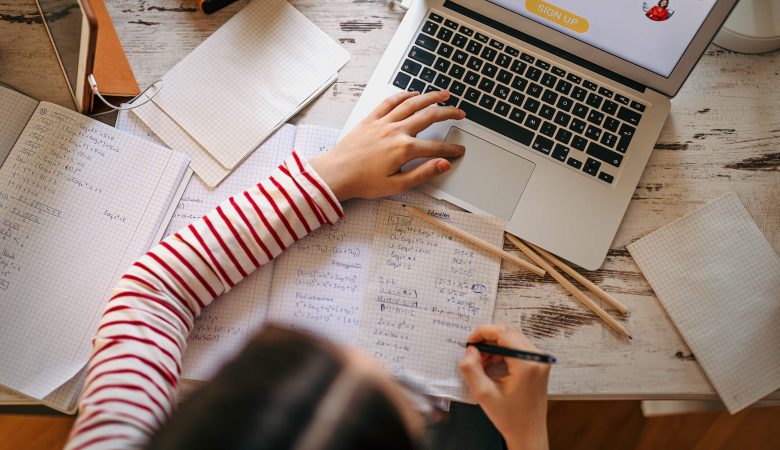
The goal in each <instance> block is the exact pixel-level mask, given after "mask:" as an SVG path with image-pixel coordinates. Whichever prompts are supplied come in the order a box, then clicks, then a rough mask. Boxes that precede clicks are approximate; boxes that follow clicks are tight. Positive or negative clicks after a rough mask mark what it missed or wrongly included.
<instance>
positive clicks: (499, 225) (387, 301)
mask: <svg viewBox="0 0 780 450" xmlns="http://www.w3.org/2000/svg"><path fill="white" fill-rule="evenodd" d="M426 212H427V213H428V214H430V215H432V216H435V217H437V218H439V219H441V220H443V221H445V222H448V223H450V224H452V225H455V226H457V227H458V228H460V229H462V230H464V231H466V232H468V233H471V234H473V235H475V236H478V237H480V238H481V239H483V240H485V241H487V242H489V243H491V244H492V245H496V246H500V245H501V244H502V240H503V230H504V224H503V222H502V221H501V220H500V219H497V218H495V217H484V216H476V215H473V214H469V213H463V212H457V211H451V210H450V211H448V210H444V209H439V208H427V209H426ZM371 252H372V255H371V265H370V271H369V276H368V284H367V286H366V288H365V289H366V293H365V302H364V304H363V308H362V314H361V318H360V323H361V326H360V330H359V334H358V345H359V346H360V347H361V348H363V349H365V350H367V351H368V352H369V353H370V354H371V355H373V356H374V357H375V358H377V359H379V360H380V361H381V362H382V363H383V364H384V365H385V367H386V368H387V369H388V370H389V371H390V372H391V373H392V374H393V375H395V376H398V377H401V378H406V379H411V380H412V381H414V382H416V383H418V384H420V385H422V386H425V387H426V389H428V393H429V394H431V395H435V396H439V397H448V398H456V399H458V398H465V392H464V391H463V390H462V384H461V381H460V375H459V374H458V371H457V363H458V361H459V360H460V358H461V357H462V356H463V347H462V346H461V345H460V344H461V343H463V342H465V341H466V338H467V337H468V335H469V334H470V333H471V331H472V330H473V329H474V328H475V327H476V326H478V325H480V324H483V323H490V322H491V321H492V319H493V310H494V306H495V298H496V285H497V282H498V273H499V270H500V265H501V263H500V261H499V260H498V258H496V257H494V256H492V255H490V254H488V253H487V252H484V251H482V250H479V249H478V248H476V247H473V246H471V245H469V244H466V243H464V242H461V241H459V240H458V239H457V238H456V237H453V236H450V235H448V234H446V233H444V232H442V231H441V230H439V229H438V228H434V227H433V226H431V225H429V224H427V223H425V222H423V221H421V220H420V219H417V218H414V217H412V216H411V215H409V214H408V213H407V211H406V210H405V209H404V208H403V206H402V205H401V204H400V203H397V202H391V201H383V202H382V203H381V205H380V208H379V211H378V215H377V217H376V226H375V235H374V241H373V245H372V248H371Z"/></svg>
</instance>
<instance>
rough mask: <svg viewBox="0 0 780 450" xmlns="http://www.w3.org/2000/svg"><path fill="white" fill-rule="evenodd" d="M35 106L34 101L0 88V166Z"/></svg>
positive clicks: (36, 103) (35, 102) (36, 104)
mask: <svg viewBox="0 0 780 450" xmlns="http://www.w3.org/2000/svg"><path fill="white" fill-rule="evenodd" d="M37 106H38V102H37V101H36V100H33V99H31V98H30V97H28V96H26V95H24V94H20V93H18V92H16V91H13V90H11V89H6V88H4V87H0V164H2V163H3V162H4V161H5V159H6V157H8V153H9V152H10V151H11V149H12V148H13V147H14V144H16V140H17V139H19V135H20V134H22V130H24V126H25V125H27V121H28V120H30V117H31V116H32V113H33V111H35V108H36V107H37Z"/></svg>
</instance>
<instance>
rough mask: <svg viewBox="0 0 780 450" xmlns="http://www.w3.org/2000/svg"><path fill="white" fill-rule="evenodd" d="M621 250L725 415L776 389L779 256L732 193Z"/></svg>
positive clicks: (779, 369)
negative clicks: (688, 350) (654, 297)
mask: <svg viewBox="0 0 780 450" xmlns="http://www.w3.org/2000/svg"><path fill="white" fill-rule="evenodd" d="M627 248H628V251H629V252H630V253H631V256H632V257H633V258H634V260H635V261H636V263H637V265H638V266H639V268H640V269H641V270H642V273H643V274H644V276H645V278H647V281H648V282H649V283H650V285H651V286H652V287H653V290H654V291H655V293H656V294H657V295H658V300H660V301H661V304H662V305H663V306H664V308H665V309H666V312H667V313H669V317H670V318H671V319H672V322H674V324H675V326H676V327H677V329H678V330H679V332H680V334H682V336H683V338H684V339H685V342H686V343H687V344H688V346H689V347H690V348H691V350H692V351H693V353H694V354H695V355H696V361H697V362H699V364H701V366H702V368H703V369H704V372H705V373H706V374H707V377H708V378H709V380H710V381H711V382H712V384H713V386H714V387H715V390H716V391H718V394H719V395H720V397H721V399H722V400H723V403H725V404H726V407H727V408H728V410H729V412H731V413H732V414H733V413H735V412H737V411H739V410H740V409H742V408H744V407H746V406H748V405H750V404H751V403H753V402H755V401H756V400H758V399H760V398H761V397H764V396H765V395H767V394H769V393H771V392H772V391H774V390H775V389H778V388H780V345H778V343H780V326H778V319H780V259H779V258H778V257H777V254H776V253H775V251H774V250H773V249H772V246H771V245H769V242H767V240H766V238H765V237H764V236H763V235H762V234H761V231H760V230H759V229H758V227H757V226H756V224H755V223H754V222H753V220H752V219H751V218H750V215H749V214H748V213H747V211H746V210H745V208H744V207H743V206H742V203H740V201H739V198H737V196H736V194H734V193H728V194H726V195H724V196H723V197H721V198H719V199H717V200H715V201H713V202H711V203H709V204H707V205H706V206H703V207H702V208H700V209H699V210H697V211H695V212H693V213H691V214H689V215H687V216H684V217H682V218H680V219H678V220H677V221H675V222H672V223H671V224H669V225H667V226H665V227H663V228H661V229H660V230H658V231H655V232H653V233H651V234H649V235H647V236H645V237H643V238H641V239H639V240H638V241H636V242H634V243H632V244H630V245H628V247H627Z"/></svg>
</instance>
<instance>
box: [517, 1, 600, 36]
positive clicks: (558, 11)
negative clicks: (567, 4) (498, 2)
mask: <svg viewBox="0 0 780 450" xmlns="http://www.w3.org/2000/svg"><path fill="white" fill-rule="evenodd" d="M525 7H526V9H527V10H528V11H529V12H532V13H534V14H536V15H537V16H540V17H544V18H545V19H547V20H549V21H551V22H555V23H557V24H558V25H560V26H562V27H564V28H568V29H570V30H572V31H576V32H577V33H584V32H586V31H588V27H589V26H590V24H588V21H587V20H586V19H585V18H584V17H580V16H578V15H576V14H574V13H571V12H569V11H566V10H565V9H563V8H560V7H558V6H555V5H553V4H550V3H547V2H545V1H544V0H525Z"/></svg>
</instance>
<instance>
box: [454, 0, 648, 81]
mask: <svg viewBox="0 0 780 450" xmlns="http://www.w3.org/2000/svg"><path fill="white" fill-rule="evenodd" d="M444 7H445V8H447V9H451V10H452V11H455V12H457V13H459V14H463V15H464V16H466V17H468V18H470V19H473V20H476V21H477V22H480V23H482V24H484V25H487V26H489V27H491V28H494V29H496V30H498V31H500V32H502V33H505V34H508V35H510V36H512V37H514V38H517V39H520V40H521V41H523V42H527V43H529V44H531V45H533V46H535V47H538V48H541V49H542V50H544V51H546V52H550V53H552V54H553V55H555V56H558V57H561V58H564V59H566V60H567V61H571V62H572V63H574V64H576V65H578V66H582V67H584V68H586V69H588V70H591V71H593V72H596V73H597V74H599V75H602V76H605V77H607V78H609V79H610V80H613V81H615V82H617V83H620V84H622V85H624V86H627V87H629V88H631V89H634V90H635V91H639V92H645V89H647V88H646V87H645V85H643V84H641V83H637V82H636V81H634V80H632V79H630V78H626V77H624V76H623V75H620V74H618V73H615V72H613V71H611V70H609V69H605V68H603V67H601V66H599V65H598V64H593V63H592V62H590V61H588V60H586V59H584V58H580V57H579V56H576V55H573V54H571V53H569V52H567V51H565V50H562V49H560V48H558V47H556V46H554V45H550V44H548V43H546V42H544V41H542V40H541V39H537V38H535V37H533V36H530V35H528V34H525V33H523V32H522V31H518V30H516V29H514V28H512V27H510V26H508V25H505V24H503V23H501V22H499V21H497V20H493V19H491V18H490V17H487V16H484V15H482V14H480V13H478V12H476V11H472V10H470V9H468V8H466V7H465V6H461V5H459V4H457V3H455V2H453V1H450V0H447V1H445V2H444Z"/></svg>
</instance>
